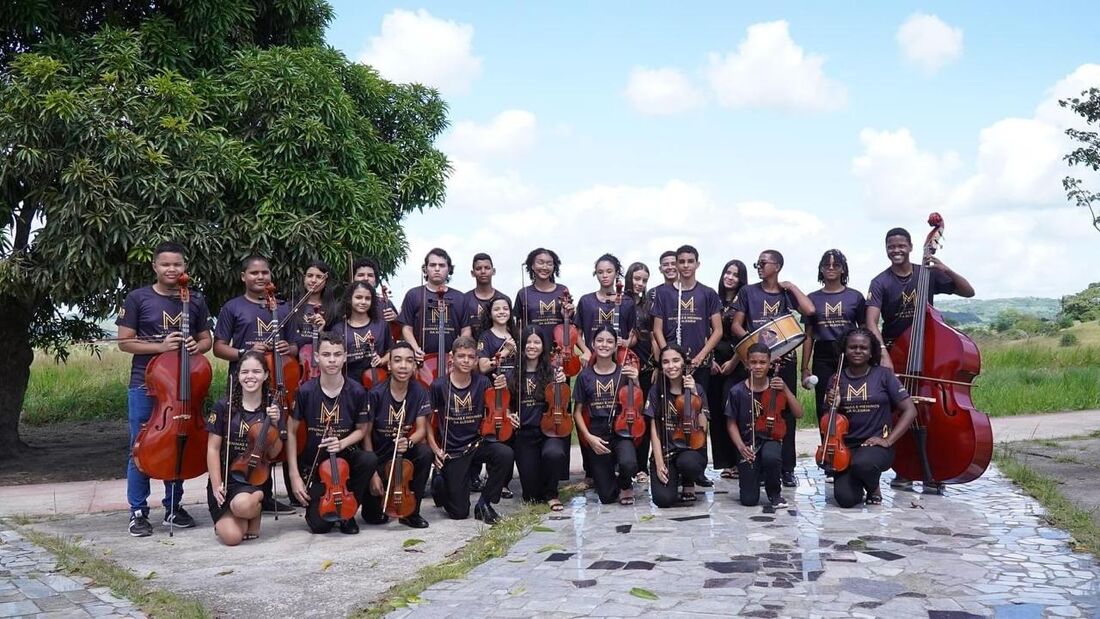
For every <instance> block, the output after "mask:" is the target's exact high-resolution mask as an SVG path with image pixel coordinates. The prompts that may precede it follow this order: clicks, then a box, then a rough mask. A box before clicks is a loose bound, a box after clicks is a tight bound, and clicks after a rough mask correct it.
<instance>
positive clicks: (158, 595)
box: [19, 527, 210, 619]
mask: <svg viewBox="0 0 1100 619" xmlns="http://www.w3.org/2000/svg"><path fill="white" fill-rule="evenodd" d="M19 533H20V534H22V535H23V536H25V537H26V538H27V539H29V540H30V541H32V542H34V543H35V544H38V545H39V546H41V547H43V548H45V549H46V550H49V551H50V552H52V553H53V554H54V555H55V556H57V566H58V567H59V568H60V569H62V570H63V571H65V572H66V573H69V574H79V575H81V576H86V577H88V578H92V579H93V580H94V582H95V584H96V585H98V586H103V587H108V588H109V589H110V590H111V593H113V594H115V595H117V596H119V597H124V598H126V599H128V600H130V601H131V602H133V603H134V604H135V605H137V606H138V607H139V608H141V610H143V611H145V613H146V614H148V615H149V616H151V617H181V618H188V619H190V618H196V619H199V618H205V617H209V616H210V613H208V612H207V611H206V609H205V608H203V606H202V604H200V603H199V602H197V601H195V600H190V599H187V598H186V597H183V596H181V595H176V594H175V593H171V592H169V591H163V590H159V589H155V588H153V587H151V586H149V581H147V580H145V579H143V578H140V577H138V576H137V575H136V574H134V573H133V572H132V571H130V570H128V569H125V568H122V567H120V566H118V565H117V564H116V563H113V562H111V561H108V560H106V559H103V558H101V557H98V556H96V554H95V553H93V552H92V551H90V550H88V549H87V548H84V547H82V546H79V545H77V544H76V543H74V541H72V540H69V539H65V538H61V537H58V536H56V535H47V534H45V533H40V532H38V531H35V530H34V529H30V528H27V527H20V528H19Z"/></svg>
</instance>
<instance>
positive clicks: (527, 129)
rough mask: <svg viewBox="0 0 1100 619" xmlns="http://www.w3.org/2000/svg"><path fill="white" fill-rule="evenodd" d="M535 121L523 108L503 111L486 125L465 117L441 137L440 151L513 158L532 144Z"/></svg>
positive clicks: (536, 121) (472, 156)
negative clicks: (444, 136)
mask: <svg viewBox="0 0 1100 619" xmlns="http://www.w3.org/2000/svg"><path fill="white" fill-rule="evenodd" d="M537 130H538V120H537V119H536V118H535V115H534V114H532V113H531V112H528V111H526V110H505V111H503V112H501V113H500V114H497V115H496V117H495V118H493V119H492V120H491V121H489V122H488V123H487V124H484V125H479V124H477V123H474V122H472V121H469V120H464V121H461V122H459V123H457V124H455V127H454V129H453V130H452V131H451V133H450V134H449V135H448V136H447V137H446V138H444V139H443V141H442V147H443V150H444V151H445V152H446V153H447V154H448V155H452V156H455V157H466V158H475V159H480V158H486V157H515V156H517V155H520V154H523V153H525V152H527V151H529V150H530V149H531V147H533V146H534V145H535V139H536V133H537Z"/></svg>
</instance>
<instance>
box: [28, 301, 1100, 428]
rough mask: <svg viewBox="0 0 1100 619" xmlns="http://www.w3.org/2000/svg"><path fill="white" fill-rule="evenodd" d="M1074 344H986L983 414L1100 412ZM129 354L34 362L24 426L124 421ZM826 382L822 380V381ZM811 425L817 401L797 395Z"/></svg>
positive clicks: (1093, 333)
mask: <svg viewBox="0 0 1100 619" xmlns="http://www.w3.org/2000/svg"><path fill="white" fill-rule="evenodd" d="M1063 333H1072V334H1074V335H1075V336H1076V337H1077V341H1078V344H1076V345H1074V346H1066V347H1063V346H1059V340H1060V337H1061V334H1059V335H1057V336H1052V337H1033V338H1031V339H1029V340H1012V341H1006V340H998V339H982V340H979V341H978V346H979V347H980V348H981V351H982V373H981V376H979V377H978V380H977V384H976V386H975V388H974V390H973V393H974V401H975V403H976V404H977V406H978V408H979V409H981V410H983V411H985V412H987V413H989V414H990V415H992V416H994V417H998V416H1003V415H1018V414H1023V413H1039V412H1054V411H1067V410H1081V409H1092V408H1100V325H1098V324H1096V323H1087V324H1082V323H1079V324H1076V325H1074V326H1073V327H1071V328H1069V329H1067V330H1066V331H1063ZM209 358H210V359H211V360H212V362H213V364H214V385H213V386H212V387H211V389H210V393H211V394H219V395H220V394H222V393H224V392H225V375H226V370H225V363H224V362H223V361H220V360H214V359H213V357H212V356H209ZM129 370H130V355H128V354H125V353H122V352H119V351H118V350H117V349H114V348H112V347H104V348H103V349H102V352H101V355H100V357H96V356H94V355H91V354H89V353H88V352H87V350H86V349H77V350H75V351H74V352H73V355H72V356H71V357H70V359H69V362H68V363H66V364H61V365H58V364H55V363H54V362H53V359H52V358H50V357H47V356H45V355H41V354H40V355H38V356H36V357H35V360H34V365H33V366H32V368H31V382H30V386H29V387H28V389H27V399H26V403H25V405H24V410H23V423H26V424H30V425H43V424H49V423H56V422H59V421H81V420H104V419H125V418H126V384H127V380H128V378H129ZM822 379H823V380H824V377H822ZM799 400H800V401H801V402H802V405H803V407H804V408H805V409H806V419H805V420H804V421H803V424H802V425H803V426H804V427H811V426H812V421H811V420H812V419H813V417H814V415H813V410H814V404H813V394H812V392H810V391H800V392H799Z"/></svg>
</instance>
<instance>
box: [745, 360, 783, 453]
mask: <svg viewBox="0 0 1100 619" xmlns="http://www.w3.org/2000/svg"><path fill="white" fill-rule="evenodd" d="M782 365H783V359H778V360H777V361H776V362H775V363H773V364H772V367H771V370H770V371H769V372H768V379H769V382H770V380H771V378H772V377H773V376H775V375H776V374H778V372H779V368H780V367H782ZM785 408H787V394H786V393H784V392H783V390H781V389H773V388H771V387H770V386H769V387H768V388H767V389H765V390H764V391H762V392H761V393H760V414H759V415H757V416H756V419H755V420H754V421H753V430H754V432H755V433H756V434H759V435H762V436H764V437H765V438H769V439H771V440H773V441H782V440H783V437H784V436H786V434H787V420H786V419H784V418H783V409H785Z"/></svg>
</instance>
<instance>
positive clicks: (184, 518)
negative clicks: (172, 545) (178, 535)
mask: <svg viewBox="0 0 1100 619" xmlns="http://www.w3.org/2000/svg"><path fill="white" fill-rule="evenodd" d="M163 524H164V526H166V527H167V526H169V525H171V526H174V527H176V528H177V529H190V528H191V527H193V526H195V519H194V518H192V517H191V514H189V513H187V510H186V509H184V508H182V507H177V508H176V513H175V514H172V513H171V512H169V511H168V510H164V523H163Z"/></svg>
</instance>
